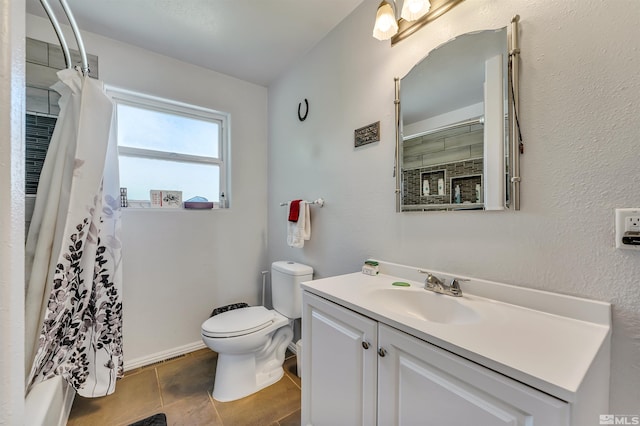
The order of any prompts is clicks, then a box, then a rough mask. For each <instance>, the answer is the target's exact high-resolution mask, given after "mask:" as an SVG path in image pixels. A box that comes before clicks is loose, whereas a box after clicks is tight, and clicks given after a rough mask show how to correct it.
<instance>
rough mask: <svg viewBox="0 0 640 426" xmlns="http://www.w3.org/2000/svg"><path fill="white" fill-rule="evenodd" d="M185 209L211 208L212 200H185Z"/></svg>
mask: <svg viewBox="0 0 640 426" xmlns="http://www.w3.org/2000/svg"><path fill="white" fill-rule="evenodd" d="M184 208H185V209H212V208H213V201H185V202H184Z"/></svg>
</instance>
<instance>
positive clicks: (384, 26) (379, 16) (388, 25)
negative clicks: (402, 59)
mask: <svg viewBox="0 0 640 426" xmlns="http://www.w3.org/2000/svg"><path fill="white" fill-rule="evenodd" d="M397 32H398V22H397V21H396V17H395V14H394V13H393V8H392V7H391V5H390V4H389V3H388V2H386V1H383V2H382V3H380V6H379V7H378V12H377V13H376V23H375V25H374V27H373V37H375V38H377V39H378V40H388V39H390V38H391V37H392V36H393V35H394V34H396V33H397Z"/></svg>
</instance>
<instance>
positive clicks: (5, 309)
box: [0, 0, 25, 425]
mask: <svg viewBox="0 0 640 426" xmlns="http://www.w3.org/2000/svg"><path fill="white" fill-rule="evenodd" d="M0 22H2V25H0V196H1V197H2V200H1V201H0V377H2V380H0V425H5V424H6V425H19V424H23V422H24V393H23V389H24V89H23V87H24V66H25V65H24V50H25V48H24V32H25V28H24V1H21V0H16V1H11V2H0Z"/></svg>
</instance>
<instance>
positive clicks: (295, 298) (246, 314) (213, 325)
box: [201, 261, 313, 402]
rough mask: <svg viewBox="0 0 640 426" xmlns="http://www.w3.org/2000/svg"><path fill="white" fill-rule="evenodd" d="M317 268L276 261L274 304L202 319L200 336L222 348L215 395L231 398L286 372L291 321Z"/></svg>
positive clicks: (223, 399) (217, 349) (214, 347)
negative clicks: (307, 283)
mask: <svg viewBox="0 0 640 426" xmlns="http://www.w3.org/2000/svg"><path fill="white" fill-rule="evenodd" d="M312 276H313V269H312V268H311V267H309V266H306V265H302V264H299V263H295V262H284V261H281V262H274V263H273V264H272V268H271V292H272V299H273V306H274V309H267V308H265V307H263V306H250V307H246V308H240V309H235V310H231V311H227V312H223V313H221V314H219V315H216V316H213V317H211V318H209V319H208V320H207V321H205V322H204V323H203V324H202V330H201V334H202V340H203V342H204V343H205V345H207V347H209V348H210V349H211V350H213V351H215V352H217V353H218V363H217V366H216V376H215V380H214V385H213V392H212V396H213V398H214V399H216V400H218V401H221V402H227V401H233V400H236V399H240V398H244V397H245V396H248V395H251V394H252V393H255V392H257V391H259V390H261V389H263V388H265V387H267V386H270V385H272V384H274V383H276V382H277V381H278V380H280V379H281V378H282V376H283V375H284V370H283V369H282V364H283V362H284V356H285V351H286V349H287V347H288V346H289V343H291V340H292V339H293V329H292V323H293V320H295V319H296V318H300V316H301V313H302V290H301V289H300V283H301V282H303V281H309V280H311V278H312Z"/></svg>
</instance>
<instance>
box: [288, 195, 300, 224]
mask: <svg viewBox="0 0 640 426" xmlns="http://www.w3.org/2000/svg"><path fill="white" fill-rule="evenodd" d="M300 201H302V200H293V201H291V203H290V204H289V222H297V221H298V216H299V215H300Z"/></svg>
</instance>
